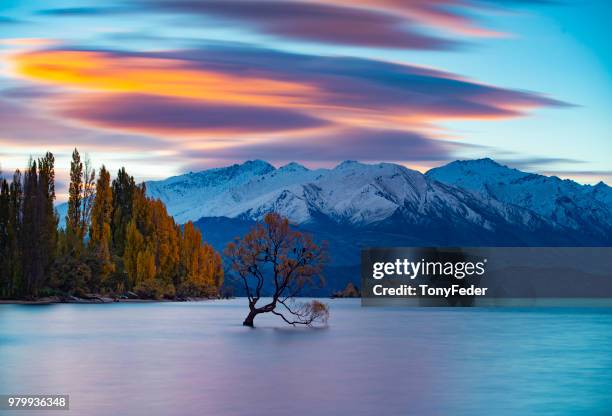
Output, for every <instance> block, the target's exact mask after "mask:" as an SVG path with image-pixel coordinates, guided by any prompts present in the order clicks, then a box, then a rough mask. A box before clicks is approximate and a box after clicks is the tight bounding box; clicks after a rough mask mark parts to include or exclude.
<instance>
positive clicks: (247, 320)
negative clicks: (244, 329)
mask: <svg viewBox="0 0 612 416" xmlns="http://www.w3.org/2000/svg"><path fill="white" fill-rule="evenodd" d="M255 316H257V312H256V311H255V310H254V309H251V311H250V312H249V314H248V316H247V317H246V318H245V320H244V322H243V323H242V325H244V326H250V327H251V328H253V327H254V326H255V325H254V324H253V321H254V320H255Z"/></svg>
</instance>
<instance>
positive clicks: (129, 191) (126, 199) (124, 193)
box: [112, 168, 136, 257]
mask: <svg viewBox="0 0 612 416" xmlns="http://www.w3.org/2000/svg"><path fill="white" fill-rule="evenodd" d="M135 193H136V183H135V182H134V178H133V177H132V176H130V175H128V174H127V172H126V171H125V168H121V169H120V170H119V172H117V178H116V179H115V180H113V221H112V234H113V251H114V253H115V254H116V255H117V256H119V257H121V256H123V254H124V250H125V244H126V239H127V229H128V223H129V222H130V220H131V218H132V205H133V201H134V195H135Z"/></svg>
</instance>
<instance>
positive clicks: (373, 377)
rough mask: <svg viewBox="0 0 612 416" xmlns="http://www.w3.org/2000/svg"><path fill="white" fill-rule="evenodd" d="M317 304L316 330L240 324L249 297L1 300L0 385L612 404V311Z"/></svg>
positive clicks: (356, 401) (168, 397) (270, 397)
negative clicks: (326, 315)
mask: <svg viewBox="0 0 612 416" xmlns="http://www.w3.org/2000/svg"><path fill="white" fill-rule="evenodd" d="M326 302H328V303H329V304H330V309H331V318H330V321H329V327H327V328H323V329H309V328H292V327H288V326H286V325H285V324H284V323H283V322H282V321H281V320H280V319H279V318H277V317H274V316H266V317H263V316H259V317H258V318H257V319H256V321H255V324H256V325H257V328H256V329H250V328H245V327H243V326H242V325H241V323H242V320H243V319H244V316H245V314H246V312H247V306H246V300H245V299H233V300H219V301H207V302H187V303H139V304H131V303H116V304H104V305H75V304H57V305H45V306H38V305H37V306H33V305H0V394H9V393H22V394H25V393H30V394H35V393H46V394H54V393H55V394H69V395H70V412H68V413H69V414H74V415H122V416H124V415H127V416H129V415H146V416H153V415H215V416H223V415H264V414H265V415H268V416H275V415H283V416H284V415H380V416H383V415H384V416H389V415H412V414H414V415H487V416H489V415H496V416H503V415H587V414H588V415H609V414H611V413H612V394H610V392H611V391H612V309H605V308H601V309H595V308H591V309H568V308H564V309H561V308H557V309H555V308H548V309H528V308H524V309H509V308H508V309H502V308H500V309H481V308H474V309H438V308H362V307H361V306H360V303H359V300H356V299H337V300H326ZM13 413H14V414H16V415H21V416H23V415H26V414H28V413H33V414H45V413H44V412H43V413H41V412H35V413H34V412H27V411H16V412H13ZM7 414H9V413H7ZM52 414H62V412H52Z"/></svg>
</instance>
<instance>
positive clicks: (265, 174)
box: [146, 159, 612, 291]
mask: <svg viewBox="0 0 612 416" xmlns="http://www.w3.org/2000/svg"><path fill="white" fill-rule="evenodd" d="M146 185H147V193H148V195H149V196H151V197H154V198H159V199H160V200H162V201H163V202H164V203H165V204H166V207H167V209H168V212H169V213H170V214H171V215H172V216H173V217H174V218H175V220H176V221H177V222H178V223H185V222H187V221H193V222H194V223H195V224H196V225H197V226H198V227H199V228H201V230H202V233H203V236H204V238H205V239H206V240H207V241H210V242H211V243H212V244H213V245H214V246H215V248H217V249H218V250H222V249H223V247H224V246H225V244H227V242H229V241H230V240H231V239H232V238H233V237H235V236H238V235H241V234H244V233H245V232H246V231H247V230H248V229H249V227H250V226H251V225H252V224H254V223H255V222H256V221H259V220H261V219H262V218H263V216H264V215H265V214H266V213H267V212H270V211H275V212H278V213H279V214H281V215H283V216H286V217H287V218H289V220H290V221H291V222H292V223H293V224H294V225H295V226H296V227H298V228H299V229H302V230H304V231H307V232H310V233H312V234H313V235H314V236H315V238H316V239H319V240H326V241H328V244H329V250H330V256H331V258H332V262H331V264H330V266H329V267H328V270H327V275H328V281H329V286H328V288H327V290H328V291H329V290H337V289H340V288H342V287H344V285H346V283H347V282H348V281H353V282H354V283H358V276H359V271H358V270H359V256H360V254H359V248H361V247H371V246H379V247H384V246H609V245H611V243H612V188H610V187H609V186H608V185H606V184H604V183H602V182H601V183H599V184H597V185H595V186H591V185H580V184H578V183H576V182H573V181H571V180H561V179H559V178H557V177H554V176H553V177H549V176H544V175H538V174H532V173H526V172H522V171H519V170H516V169H512V168H509V167H507V166H503V165H501V164H499V163H497V162H495V161H493V160H491V159H478V160H468V161H456V162H452V163H449V164H447V165H445V166H442V167H438V168H434V169H432V170H430V171H429V172H427V173H425V174H423V173H420V172H418V171H414V170H410V169H408V168H406V167H404V166H401V165H396V164H392V163H379V164H363V163H359V162H355V161H345V162H342V163H341V164H339V165H338V166H336V167H335V168H332V169H312V170H311V169H307V168H306V167H304V166H302V165H300V164H297V163H290V164H288V165H285V166H282V167H280V168H275V167H274V166H272V165H271V164H269V163H267V162H265V161H261V160H254V161H247V162H245V163H243V164H235V165H232V166H228V167H223V168H215V169H208V170H204V171H201V172H190V173H187V174H183V175H179V176H174V177H171V178H168V179H165V180H162V181H150V182H147V184H146Z"/></svg>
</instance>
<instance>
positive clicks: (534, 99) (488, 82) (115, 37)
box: [0, 0, 612, 193]
mask: <svg viewBox="0 0 612 416" xmlns="http://www.w3.org/2000/svg"><path fill="white" fill-rule="evenodd" d="M610 10H611V7H610V6H609V5H608V3H607V2H605V1H601V0H600V1H588V0H587V1H581V2H578V1H566V2H563V1H556V2H553V1H550V2H549V1H543V0H540V1H535V0H534V1H530V0H514V1H511V0H508V1H493V0H474V1H471V0H468V1H466V0H411V1H402V0H377V1H374V0H353V1H348V0H302V1H298V0H293V1H292V0H286V1H276V0H226V1H215V0H201V1H188V0H175V1H166V0H146V1H144V0H134V1H118V0H114V1H107V2H92V1H58V0H52V1H28V2H20V1H13V0H8V1H4V2H3V3H2V5H0V39H1V40H0V123H1V125H2V126H3V127H2V130H0V162H1V163H2V167H3V170H4V171H10V170H12V169H15V168H17V167H21V166H22V165H23V164H24V162H25V160H27V158H28V156H29V155H30V154H33V155H37V154H39V153H42V152H43V151H45V150H51V151H53V152H54V153H55V154H56V156H57V159H58V168H59V170H60V171H59V175H58V176H59V177H60V180H61V178H62V177H65V169H66V168H67V166H68V158H69V155H70V153H71V150H72V148H73V147H74V146H78V147H79V149H80V150H81V151H82V152H86V153H88V154H89V155H90V157H91V158H92V160H93V162H94V163H95V164H100V163H106V164H107V166H109V167H110V168H111V169H115V168H118V167H120V166H122V165H125V166H126V168H127V169H128V170H130V171H131V172H132V173H133V174H134V175H135V176H137V177H138V178H139V179H150V178H160V177H165V176H169V175H173V174H178V173H181V172H184V171H188V170H195V169H201V168H207V167H213V166H221V165H226V164H229V163H234V162H240V161H243V160H245V159H252V158H263V159H266V160H268V161H270V162H272V163H275V164H283V163H287V162H289V161H297V162H300V163H303V164H304V165H306V166H311V167H316V166H333V165H335V164H336V163H338V162H340V161H342V160H344V159H357V160H362V161H365V162H378V161H390V162H397V163H401V164H404V165H406V166H408V167H412V168H415V169H419V170H421V171H424V170H427V169H428V168H430V167H433V166H438V165H441V164H443V163H446V162H448V161H451V160H454V159H457V158H476V157H492V158H494V159H496V160H499V161H502V162H504V163H507V164H509V165H511V166H515V167H517V168H521V169H525V170H529V171H533V172H541V173H546V174H555V175H558V176H560V177H564V178H572V179H575V180H577V181H579V182H582V183H595V182H598V181H600V180H603V181H605V182H607V183H610V182H611V178H612V164H611V162H610V155H611V154H612V145H611V140H610V132H611V131H612V122H611V121H610V117H609V114H611V113H612V78H611V77H612V71H611V70H610V69H611V68H612V51H611V47H610V42H609V38H610V33H609V29H607V27H606V24H607V22H608V21H609V20H610V17H612V13H611V11H610ZM60 193H61V192H60Z"/></svg>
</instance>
